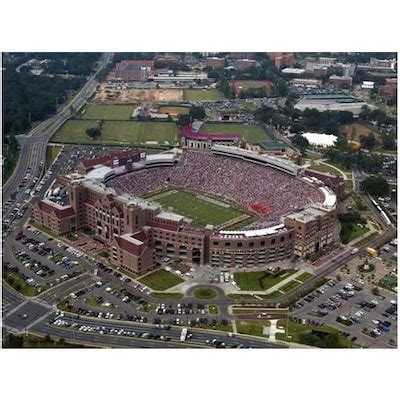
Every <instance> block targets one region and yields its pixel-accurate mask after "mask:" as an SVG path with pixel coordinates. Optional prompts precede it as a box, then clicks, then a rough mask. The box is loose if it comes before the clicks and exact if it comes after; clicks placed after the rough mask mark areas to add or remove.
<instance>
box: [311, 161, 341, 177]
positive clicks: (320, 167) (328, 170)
mask: <svg viewBox="0 0 400 400" xmlns="http://www.w3.org/2000/svg"><path fill="white" fill-rule="evenodd" d="M310 169H312V170H314V171H319V172H326V173H329V174H332V175H336V176H340V177H341V176H342V174H341V173H340V172H339V171H338V170H336V169H335V168H332V167H330V166H329V165H325V164H315V165H313V166H311V167H310Z"/></svg>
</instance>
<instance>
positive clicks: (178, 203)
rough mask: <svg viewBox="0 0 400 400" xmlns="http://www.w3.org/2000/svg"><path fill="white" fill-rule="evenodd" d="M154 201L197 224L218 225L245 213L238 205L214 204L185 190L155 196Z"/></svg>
mask: <svg viewBox="0 0 400 400" xmlns="http://www.w3.org/2000/svg"><path fill="white" fill-rule="evenodd" d="M150 199H151V198H150ZM154 201H156V202H157V203H160V204H161V205H162V207H164V208H166V209H167V208H168V207H172V211H174V212H176V213H178V214H181V215H183V216H185V217H187V218H190V219H192V220H193V223H194V224H195V225H197V226H205V225H207V224H211V225H215V226H217V225H220V224H222V223H224V222H227V221H230V220H232V219H234V218H237V217H239V216H241V215H243V214H244V213H243V212H242V211H240V210H239V209H238V208H236V207H233V206H229V207H224V206H222V205H219V204H214V203H212V202H210V201H207V200H206V199H203V198H199V197H197V196H196V195H195V194H192V193H188V192H183V191H176V190H173V191H170V192H167V193H165V194H163V195H162V196H155V198H154Z"/></svg>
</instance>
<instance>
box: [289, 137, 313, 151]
mask: <svg viewBox="0 0 400 400" xmlns="http://www.w3.org/2000/svg"><path fill="white" fill-rule="evenodd" d="M292 143H293V144H294V145H295V146H297V147H298V148H299V149H300V150H302V151H303V150H305V149H306V148H307V147H308V146H309V145H310V142H309V141H308V140H307V138H305V137H304V136H302V135H299V134H297V135H295V136H294V137H293V139H292Z"/></svg>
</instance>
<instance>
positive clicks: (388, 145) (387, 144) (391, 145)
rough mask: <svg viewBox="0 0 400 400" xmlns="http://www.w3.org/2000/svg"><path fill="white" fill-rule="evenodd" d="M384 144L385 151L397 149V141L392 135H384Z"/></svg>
mask: <svg viewBox="0 0 400 400" xmlns="http://www.w3.org/2000/svg"><path fill="white" fill-rule="evenodd" d="M382 144H383V148H384V149H387V150H395V149H396V141H395V139H394V137H393V136H392V135H383V138H382Z"/></svg>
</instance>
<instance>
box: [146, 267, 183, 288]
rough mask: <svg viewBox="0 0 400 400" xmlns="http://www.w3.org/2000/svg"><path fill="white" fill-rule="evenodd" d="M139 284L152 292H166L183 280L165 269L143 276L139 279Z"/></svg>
mask: <svg viewBox="0 0 400 400" xmlns="http://www.w3.org/2000/svg"><path fill="white" fill-rule="evenodd" d="M139 282H141V283H143V284H144V285H146V286H148V287H149V288H151V289H153V290H167V289H169V288H171V287H173V286H175V285H177V284H178V283H181V282H183V279H182V278H180V277H179V276H177V275H175V274H173V273H172V272H168V271H166V270H165V269H159V270H157V271H154V272H151V273H150V274H148V275H145V276H144V277H143V278H141V279H139Z"/></svg>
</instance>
